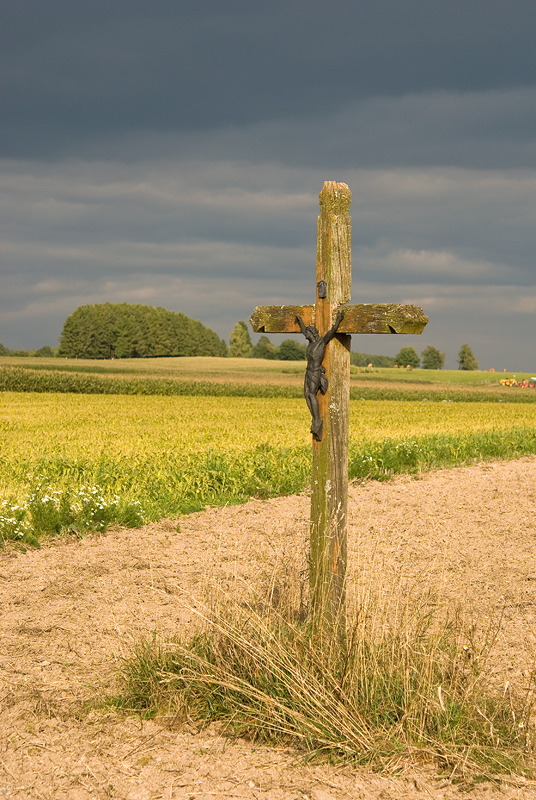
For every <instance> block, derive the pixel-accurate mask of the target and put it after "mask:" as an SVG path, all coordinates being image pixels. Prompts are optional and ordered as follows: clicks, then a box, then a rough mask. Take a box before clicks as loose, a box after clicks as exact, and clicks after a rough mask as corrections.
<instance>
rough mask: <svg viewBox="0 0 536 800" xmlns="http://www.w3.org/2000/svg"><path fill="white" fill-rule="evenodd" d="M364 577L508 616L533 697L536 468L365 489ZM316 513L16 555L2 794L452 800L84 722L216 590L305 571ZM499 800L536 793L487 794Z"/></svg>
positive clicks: (505, 630) (341, 771) (501, 661)
mask: <svg viewBox="0 0 536 800" xmlns="http://www.w3.org/2000/svg"><path fill="white" fill-rule="evenodd" d="M349 513H350V522H349V545H350V553H349V572H350V574H352V573H354V574H358V575H360V576H363V577H362V579H363V580H369V578H370V576H373V579H375V576H376V574H380V573H381V575H382V576H383V580H384V582H385V585H386V586H389V585H390V582H392V581H394V582H400V581H401V580H402V581H406V582H408V583H409V584H410V585H411V584H415V585H418V586H420V587H422V588H426V586H430V587H433V588H434V589H436V590H438V591H439V593H440V595H442V596H443V597H444V599H445V600H446V601H447V602H452V603H454V604H458V603H460V604H461V605H462V606H463V607H464V608H466V609H467V610H468V611H469V613H471V614H474V615H475V616H477V617H479V618H483V619H489V618H490V617H494V616H497V615H500V614H501V613H502V614H504V619H503V627H502V634H501V638H500V641H499V643H498V646H497V648H496V651H495V661H494V674H495V679H496V681H497V682H498V683H499V684H505V683H506V682H507V681H510V682H511V683H517V684H518V685H523V683H524V682H525V683H526V681H527V676H528V674H529V671H530V670H531V667H532V662H533V659H534V656H535V654H536V458H534V457H530V458H524V459H521V460H519V461H514V462H495V463H492V464H481V465H475V466H473V467H468V468H460V469H455V470H448V471H447V470H444V471H439V472H435V473H430V474H427V475H424V476H423V477H421V478H420V479H418V480H417V479H412V478H408V477H400V478H397V479H395V480H393V481H391V482H388V483H383V484H380V483H372V482H371V483H366V484H364V485H361V486H352V487H351V488H350V506H349ZM308 514H309V510H308V499H307V497H306V496H298V497H287V498H281V499H276V500H270V501H266V502H260V501H251V502H249V503H248V504H246V505H244V506H235V507H231V508H223V509H208V510H206V511H205V512H202V513H198V514H193V515H190V516H187V517H183V518H182V519H181V520H180V524H179V528H180V529H179V531H177V528H176V523H171V522H169V521H167V522H166V521H164V522H162V523H161V524H159V525H152V526H148V527H146V528H143V529H139V530H129V531H123V530H122V531H115V532H112V533H109V534H108V535H106V536H101V537H94V538H88V539H86V540H76V541H72V540H71V541H62V542H56V543H53V544H52V545H50V546H47V547H43V548H42V549H40V550H36V551H28V552H26V553H21V552H18V551H15V550H11V549H8V550H4V551H2V552H1V553H0V602H1V608H2V627H1V646H0V700H1V707H2V714H1V716H0V796H1V797H6V798H13V800H15V798H16V799H17V800H19V798H20V800H22V798H47V799H48V798H54V800H56V798H58V800H89V798H120V799H121V800H153V799H154V800H156V799H157V798H158V800H160V799H162V800H172V799H173V798H190V800H194V798H195V800H197V798H248V799H249V798H251V800H255V799H257V800H258V799H259V798H263V799H264V800H303V799H304V798H308V799H309V800H330V798H331V799H333V798H356V800H357V799H358V798H359V800H390V799H391V800H402V798H404V799H405V798H408V800H415V799H416V798H433V800H440V799H441V798H442V799H443V800H452V799H453V798H455V797H457V798H459V797H460V793H459V790H458V789H457V788H456V787H453V786H451V785H449V784H447V783H441V782H438V781H436V780H435V779H434V777H433V774H432V773H431V772H429V771H424V772H423V771H420V772H419V771H415V770H412V769H409V768H408V771H407V772H406V773H405V774H404V775H402V776H401V777H398V778H390V777H387V776H378V775H374V774H371V773H368V772H367V771H365V770H352V769H350V768H336V767H327V766H310V765H309V766H308V765H304V764H303V763H301V762H300V760H299V758H298V757H297V756H296V755H295V754H294V753H292V752H291V751H288V750H273V749H270V748H266V747H259V746H254V745H252V744H251V743H248V742H246V741H241V740H239V741H230V740H227V739H225V738H224V737H221V736H220V735H219V734H218V731H217V730H216V729H215V728H209V729H207V730H205V731H202V732H196V731H195V730H194V729H190V728H188V727H184V728H182V729H180V730H170V729H169V728H167V727H165V726H164V725H160V724H158V723H157V722H144V723H142V722H141V721H140V720H139V719H138V718H137V717H123V716H120V715H118V714H115V713H111V712H109V711H104V710H95V709H94V710H93V711H91V712H90V713H89V715H88V714H87V713H86V712H85V711H84V706H85V704H86V703H87V702H88V701H91V700H93V699H96V698H97V699H98V698H99V697H101V696H102V695H103V692H105V691H107V690H109V689H110V687H111V686H113V683H114V680H115V678H114V676H115V675H116V670H117V665H118V662H119V659H120V658H121V656H123V655H128V654H129V652H131V648H132V646H133V645H134V643H135V642H136V641H137V640H139V639H140V638H142V637H147V636H151V635H152V633H153V632H154V631H158V632H159V634H160V635H162V636H163V637H165V636H166V635H169V634H172V633H176V632H177V631H178V630H180V631H185V630H188V629H189V628H191V627H192V625H193V624H194V623H193V620H194V617H195V614H194V611H193V609H195V607H196V605H197V604H198V602H199V598H201V597H202V595H203V592H204V590H205V589H206V587H207V585H209V584H211V583H217V584H218V585H220V586H224V587H225V586H226V585H229V586H230V587H232V586H236V585H237V583H236V582H237V579H238V580H240V579H242V578H243V579H244V580H245V581H246V583H247V582H248V581H251V580H255V581H258V580H260V579H261V580H262V576H263V575H265V576H266V577H268V576H269V574H270V571H271V570H272V569H273V568H274V567H276V566H277V565H278V564H281V563H284V562H288V561H292V560H295V561H299V560H300V559H301V558H302V557H303V553H304V548H305V543H306V539H307V529H308V522H307V520H308ZM470 796H471V797H477V798H482V800H491V798H497V800H506V799H507V798H508V800H510V799H513V798H536V784H535V785H531V784H528V783H526V784H518V785H515V784H512V783H510V784H509V783H504V784H503V785H502V786H501V787H499V788H497V787H493V786H489V785H482V786H479V787H477V788H474V789H472V790H471V793H470Z"/></svg>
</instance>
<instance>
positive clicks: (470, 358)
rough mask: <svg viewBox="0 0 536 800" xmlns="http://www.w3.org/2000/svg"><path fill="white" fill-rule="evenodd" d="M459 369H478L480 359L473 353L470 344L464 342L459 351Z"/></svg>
mask: <svg viewBox="0 0 536 800" xmlns="http://www.w3.org/2000/svg"><path fill="white" fill-rule="evenodd" d="M458 369H466V370H475V369H478V361H477V360H476V358H475V357H474V355H473V351H472V350H471V348H470V347H469V345H468V344H462V346H461V347H460V351H459V353H458Z"/></svg>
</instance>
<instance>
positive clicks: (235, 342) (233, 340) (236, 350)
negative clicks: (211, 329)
mask: <svg viewBox="0 0 536 800" xmlns="http://www.w3.org/2000/svg"><path fill="white" fill-rule="evenodd" d="M252 351H253V347H252V346H251V337H250V335H249V331H248V326H247V325H246V323H245V322H242V321H240V322H237V323H236V325H235V326H234V328H233V330H232V331H231V335H230V336H229V355H230V356H231V358H251V355H252Z"/></svg>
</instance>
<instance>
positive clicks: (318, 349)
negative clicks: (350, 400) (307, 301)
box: [296, 310, 344, 442]
mask: <svg viewBox="0 0 536 800" xmlns="http://www.w3.org/2000/svg"><path fill="white" fill-rule="evenodd" d="M343 318H344V311H340V310H339V311H337V316H336V318H335V323H334V325H333V327H332V328H330V329H329V331H328V332H327V333H325V334H324V336H320V334H319V333H318V329H317V328H315V326H314V325H307V327H305V325H304V323H303V320H302V318H301V317H299V316H297V315H296V321H297V323H298V325H299V326H300V330H301V332H302V333H303V335H304V336H305V338H306V339H307V341H308V342H309V344H308V345H307V369H306V370H305V383H304V387H303V393H304V395H305V400H306V402H307V406H308V408H309V411H310V412H311V417H312V423H311V433H312V434H313V437H314V438H315V439H316V441H317V442H321V441H322V425H323V423H322V420H321V418H320V415H319V409H318V398H317V396H316V395H317V394H318V392H320V393H321V394H326V391H327V388H328V379H327V378H326V368H325V367H323V366H322V361H323V360H324V354H325V352H326V346H327V345H328V343H329V342H330V341H331V340H332V339H333V338H334V337H335V334H336V333H337V330H338V328H339V325H340V324H341V322H342V320H343Z"/></svg>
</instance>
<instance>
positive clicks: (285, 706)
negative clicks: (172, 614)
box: [119, 594, 533, 779]
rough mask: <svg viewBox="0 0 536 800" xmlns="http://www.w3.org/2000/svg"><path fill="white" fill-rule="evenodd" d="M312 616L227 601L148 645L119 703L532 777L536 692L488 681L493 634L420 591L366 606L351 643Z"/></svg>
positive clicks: (309, 751) (337, 755)
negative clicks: (323, 630) (319, 631)
mask: <svg viewBox="0 0 536 800" xmlns="http://www.w3.org/2000/svg"><path fill="white" fill-rule="evenodd" d="M274 605H276V606H277V607H274ZM301 620H302V615H301V614H300V613H299V611H297V610H296V608H295V607H294V608H293V607H292V604H289V605H288V606H287V605H285V606H284V607H282V605H281V603H279V604H273V603H262V602H261V603H259V601H258V598H254V600H253V601H252V602H250V603H238V602H237V603H235V604H233V603H229V602H223V603H222V604H220V605H219V606H218V607H217V610H216V612H214V613H211V614H206V615H204V616H203V618H202V622H203V624H202V626H201V628H200V630H199V631H198V632H197V633H196V634H195V635H194V636H193V637H184V638H182V637H178V638H176V639H174V640H172V641H167V642H158V641H157V640H156V639H153V640H152V641H145V642H143V643H141V644H139V645H138V647H137V648H136V650H135V652H134V653H133V655H132V656H131V657H130V658H128V659H126V660H125V661H124V663H123V668H122V680H123V692H122V695H121V698H120V701H119V704H120V705H121V706H123V707H126V708H129V709H134V708H135V709H137V710H139V711H141V712H142V713H143V714H145V715H155V714H164V715H168V719H170V720H173V721H174V722H175V723H178V722H180V721H183V720H188V721H189V722H193V723H195V724H198V725H201V726H203V725H205V724H208V723H210V722H218V723H221V725H222V729H223V730H224V731H226V732H227V733H228V734H234V735H240V736H245V737H250V738H252V739H254V740H260V741H263V742H268V743H275V744H278V745H281V744H285V745H294V746H296V747H297V748H298V749H299V750H300V751H301V752H302V754H303V755H304V756H305V757H306V758H318V757H322V758H327V759H328V760H330V761H332V762H347V763H352V764H355V765H366V766H368V767H371V768H373V769H378V770H380V769H382V770H387V771H396V770H397V769H399V768H400V767H401V766H402V765H403V764H404V763H409V762H411V763H413V764H416V763H425V762H427V763H430V762H431V763H433V764H434V765H435V767H436V769H437V770H438V771H439V772H440V773H442V774H445V773H446V774H448V775H449V776H450V777H451V778H456V777H457V778H459V779H462V778H463V779H467V778H468V777H471V776H473V777H474V776H476V775H478V776H486V777H491V776H494V775H495V776H496V775H497V774H501V773H502V774H505V773H510V774H512V773H514V774H518V775H519V774H524V775H528V774H530V769H529V768H530V759H531V756H532V751H533V733H532V729H531V725H530V721H529V718H530V714H531V710H532V691H531V688H530V687H527V688H526V690H525V692H524V694H522V695H521V696H514V695H513V693H512V692H511V691H507V692H504V691H503V692H500V691H499V692H495V691H494V690H493V689H492V688H490V683H489V672H488V670H487V667H488V660H489V654H490V652H491V648H492V644H493V638H494V637H493V635H492V633H491V634H490V633H489V632H488V633H486V634H483V635H478V633H477V631H476V630H475V627H474V626H473V625H465V624H464V622H463V619H462V617H461V615H460V614H458V613H455V614H448V613H446V612H441V611H438V610H437V605H436V603H435V602H432V601H431V599H430V598H426V597H420V598H415V597H413V596H411V594H410V595H406V599H405V600H404V601H401V602H400V603H399V604H398V606H397V607H395V608H393V607H392V604H388V607H387V606H386V605H385V604H384V601H383V599H382V598H379V597H376V598H375V599H371V597H369V598H368V600H367V601H366V602H365V603H364V604H362V605H359V604H358V605H357V606H356V611H355V612H354V613H353V615H351V616H350V621H349V627H348V634H347V636H346V639H345V641H344V642H340V641H338V640H337V641H336V642H332V644H331V645H330V644H329V642H328V643H326V639H325V638H324V639H323V640H322V641H321V640H320V639H319V637H318V636H317V635H315V634H313V633H312V630H311V627H310V625H309V623H308V622H307V620H305V621H301Z"/></svg>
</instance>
